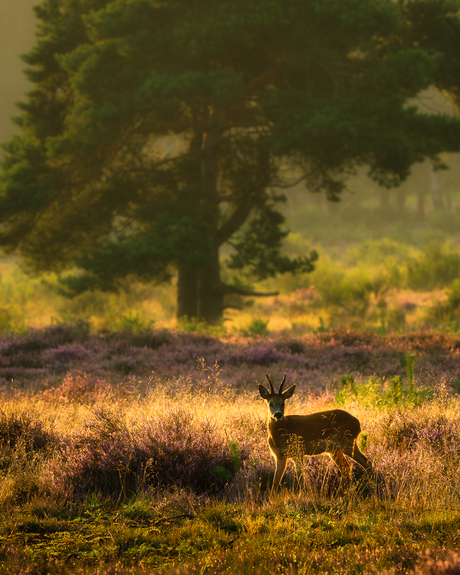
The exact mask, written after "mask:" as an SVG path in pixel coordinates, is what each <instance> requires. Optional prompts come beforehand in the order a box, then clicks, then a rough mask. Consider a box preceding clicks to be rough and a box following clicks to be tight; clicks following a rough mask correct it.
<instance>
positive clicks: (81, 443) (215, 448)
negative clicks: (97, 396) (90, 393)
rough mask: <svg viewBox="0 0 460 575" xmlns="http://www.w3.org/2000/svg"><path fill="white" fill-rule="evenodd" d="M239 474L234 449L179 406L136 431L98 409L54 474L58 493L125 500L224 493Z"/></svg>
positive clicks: (72, 440)
mask: <svg viewBox="0 0 460 575" xmlns="http://www.w3.org/2000/svg"><path fill="white" fill-rule="evenodd" d="M238 457H239V459H240V460H242V458H243V457H246V455H245V454H243V453H241V452H239V454H238ZM237 471H238V468H237V466H236V465H235V448H234V447H233V451H232V448H231V445H230V446H229V443H228V441H227V440H226V438H225V437H224V436H223V435H222V433H220V432H219V431H218V430H217V429H216V427H215V426H214V425H213V424H212V423H211V422H210V421H209V420H200V419H197V418H196V417H195V416H194V415H193V414H192V413H191V412H190V411H187V410H186V409H183V408H179V407H177V408H172V409H170V410H168V411H167V412H165V413H161V414H160V413H158V414H156V416H155V417H149V418H147V417H143V418H142V419H141V421H140V423H138V425H136V426H133V427H131V426H128V425H127V423H126V422H125V421H124V420H123V419H122V418H121V417H120V415H119V414H118V413H117V412H115V411H114V410H107V409H97V410H95V411H94V412H93V416H92V418H91V419H89V420H87V421H86V423H85V425H84V426H83V428H81V429H77V430H76V431H75V432H74V433H73V434H72V435H71V436H70V437H69V438H68V440H67V442H66V444H65V446H63V447H62V449H61V453H60V455H59V457H58V458H57V459H56V461H54V462H53V465H52V470H51V474H52V476H53V481H54V482H55V484H56V486H57V489H58V491H60V492H68V491H69V490H70V491H71V492H73V494H74V495H77V496H78V495H86V494H88V493H91V492H96V493H98V492H99V493H103V494H105V495H108V496H112V497H125V496H128V495H131V494H133V493H136V492H138V491H139V490H149V489H156V488H161V489H168V488H172V487H174V486H182V487H189V488H191V489H193V491H195V492H196V493H205V492H206V493H220V492H222V491H223V490H224V488H225V486H226V485H227V483H228V481H229V480H230V479H231V478H232V477H233V475H235V473H236V472H237Z"/></svg>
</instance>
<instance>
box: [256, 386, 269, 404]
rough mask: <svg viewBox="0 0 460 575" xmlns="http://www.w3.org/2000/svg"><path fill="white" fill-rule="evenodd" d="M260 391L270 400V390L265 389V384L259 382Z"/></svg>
mask: <svg viewBox="0 0 460 575" xmlns="http://www.w3.org/2000/svg"><path fill="white" fill-rule="evenodd" d="M259 393H260V395H261V396H262V397H263V398H264V399H267V400H268V398H269V397H270V392H269V391H268V390H267V389H265V387H264V386H263V385H260V384H259Z"/></svg>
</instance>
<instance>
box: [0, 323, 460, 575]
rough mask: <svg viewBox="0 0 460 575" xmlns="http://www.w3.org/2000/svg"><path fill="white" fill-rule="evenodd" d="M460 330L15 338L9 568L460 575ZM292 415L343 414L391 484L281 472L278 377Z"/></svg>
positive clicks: (72, 333)
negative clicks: (273, 396) (274, 424)
mask: <svg viewBox="0 0 460 575" xmlns="http://www.w3.org/2000/svg"><path fill="white" fill-rule="evenodd" d="M459 355H460V336H455V335H451V334H442V333H435V332H419V333H411V334H406V335H400V334H393V335H378V334H373V333H370V332H356V331H351V330H332V331H329V332H327V333H318V334H305V335H301V336H294V335H292V334H276V335H251V336H244V335H242V334H238V335H227V336H223V335H222V334H220V335H219V334H217V335H216V334H200V333H189V332H187V331H183V330H182V331H181V330H172V329H169V330H166V329H161V330H157V329H154V328H144V329H142V330H141V329H139V330H133V329H132V328H130V329H123V330H120V331H118V332H114V331H93V330H91V329H89V325H88V324H85V323H74V324H60V325H54V326H50V327H46V328H41V329H34V330H28V331H27V332H26V333H23V334H9V335H5V336H3V337H2V339H1V341H0V360H1V368H0V377H1V378H2V379H1V381H2V387H1V396H2V397H1V410H0V450H1V451H0V473H1V484H0V566H1V572H2V573H6V574H9V573H11V574H12V573H24V574H26V573H27V574H42V573H43V574H44V573H52V574H58V573H64V574H65V573H99V574H101V575H102V574H104V575H105V574H111V573H120V574H124V573H133V574H138V573H139V574H140V573H181V574H182V573H183V574H189V573H190V574H192V573H193V574H195V573H236V574H240V573H249V572H251V573H261V574H263V573H365V574H371V573H381V572H386V573H423V574H433V575H434V574H444V573H458V572H459V569H460V559H459V558H458V557H457V555H456V549H457V548H458V544H459V542H460V448H459V445H460V443H459V434H460V423H459V422H458V410H459V407H460V405H459V404H460V397H459V395H458V392H459V391H460V379H459V378H460V371H459V366H460V362H459ZM266 373H270V374H271V378H272V380H273V381H276V382H279V381H280V380H281V377H282V375H283V374H286V375H287V381H288V383H297V384H298V390H297V391H296V394H295V395H294V396H293V398H292V399H291V400H290V402H289V404H288V413H309V412H312V411H317V410H321V409H323V408H329V407H331V406H339V407H341V408H344V409H347V410H349V411H350V412H352V413H353V414H354V415H356V416H357V417H358V418H359V419H360V421H361V424H362V428H363V431H364V433H363V434H362V436H361V447H362V449H363V451H364V452H365V453H366V455H367V456H368V457H369V458H370V459H371V460H372V461H373V464H374V468H375V481H371V482H370V481H368V480H367V479H366V478H365V477H363V472H362V470H361V468H359V467H358V466H355V468H354V476H353V483H352V486H351V487H350V489H349V490H348V491H347V492H346V493H345V494H344V495H341V496H339V495H338V494H337V487H338V484H339V475H338V471H337V470H336V468H335V467H334V465H333V464H332V462H331V461H330V460H329V458H328V457H327V456H319V457H316V458H307V459H306V461H305V468H304V469H303V470H302V472H301V473H299V475H298V476H296V474H295V473H294V471H293V469H292V468H290V467H288V471H287V474H286V477H285V479H284V480H283V487H282V489H281V491H280V492H279V493H276V494H270V492H269V486H270V482H271V478H272V476H273V471H274V462H273V460H272V458H271V456H270V454H269V451H268V446H267V440H266V407H265V404H264V402H263V401H262V400H261V399H260V397H259V396H258V393H257V385H256V383H257V382H261V383H263V382H264V380H265V374H266Z"/></svg>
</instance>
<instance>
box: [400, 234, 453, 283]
mask: <svg viewBox="0 0 460 575" xmlns="http://www.w3.org/2000/svg"><path fill="white" fill-rule="evenodd" d="M406 270H407V286H408V287H409V288H411V289H414V290H432V289H436V288H442V287H445V286H446V285H448V284H450V283H451V282H452V281H453V280H455V279H457V278H458V277H459V276H460V253H459V252H458V251H455V250H453V249H452V248H451V247H450V245H449V244H448V243H446V244H441V243H439V242H433V243H431V244H429V245H428V246H427V247H426V249H425V250H424V251H423V253H422V254H421V255H420V256H418V257H416V258H411V259H410V260H409V261H408V262H407V264H406Z"/></svg>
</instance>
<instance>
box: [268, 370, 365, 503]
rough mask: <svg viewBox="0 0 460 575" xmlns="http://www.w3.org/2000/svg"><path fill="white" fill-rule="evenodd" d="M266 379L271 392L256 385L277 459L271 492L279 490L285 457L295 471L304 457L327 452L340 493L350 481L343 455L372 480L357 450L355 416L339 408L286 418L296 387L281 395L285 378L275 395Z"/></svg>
mask: <svg viewBox="0 0 460 575" xmlns="http://www.w3.org/2000/svg"><path fill="white" fill-rule="evenodd" d="M267 380H268V383H269V384H270V391H268V390H267V389H266V388H265V387H264V386H263V385H259V393H260V395H261V396H262V397H263V399H265V401H266V402H267V404H268V423H267V427H268V445H269V447H270V451H271V452H272V455H273V457H274V458H275V460H276V471H275V477H274V478H273V488H272V489H273V490H276V489H278V487H279V484H280V482H281V479H282V478H283V475H284V472H285V470H286V465H287V460H288V458H291V459H294V464H295V465H296V469H297V471H299V465H300V464H301V463H302V460H303V457H304V456H305V455H320V454H321V453H327V454H328V455H329V456H330V457H331V458H332V459H333V460H334V461H335V463H336V464H337V466H338V468H339V469H340V472H341V475H342V477H341V481H340V486H339V492H342V491H343V490H344V488H345V487H346V486H347V485H348V483H349V481H350V473H351V466H350V463H349V462H348V461H347V458H346V457H345V455H348V457H351V459H353V460H354V461H356V463H359V465H361V467H363V468H364V469H365V470H366V473H367V475H368V476H369V477H371V472H372V464H371V462H370V461H369V459H367V457H366V456H365V455H363V454H362V453H361V451H360V450H359V449H358V445H357V439H358V436H359V434H360V433H361V425H360V423H359V421H358V419H356V417H354V416H353V415H351V413H348V412H346V411H343V410H342V409H331V410H329V411H319V412H317V413H312V414H310V415H287V416H285V415H284V404H285V401H286V399H289V398H290V397H292V394H293V393H294V391H295V388H296V386H295V385H292V386H291V387H290V388H289V389H286V391H284V392H283V385H284V382H285V381H286V376H284V378H283V381H282V382H281V385H280V388H279V390H278V393H276V392H275V390H274V388H273V385H272V382H271V381H270V378H269V377H268V375H267ZM292 443H294V444H296V446H297V447H299V446H300V450H299V451H300V455H299V456H296V455H295V454H293V453H292V449H290V444H291V445H292ZM344 454H345V455H344ZM296 459H297V461H296Z"/></svg>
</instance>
